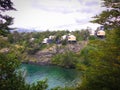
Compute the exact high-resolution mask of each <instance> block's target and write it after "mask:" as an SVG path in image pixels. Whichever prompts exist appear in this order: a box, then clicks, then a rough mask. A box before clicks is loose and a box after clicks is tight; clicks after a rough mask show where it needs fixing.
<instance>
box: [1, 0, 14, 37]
mask: <svg viewBox="0 0 120 90" xmlns="http://www.w3.org/2000/svg"><path fill="white" fill-rule="evenodd" d="M9 10H16V9H15V8H14V7H13V3H12V2H11V0H0V35H3V36H6V35H7V34H8V33H10V30H11V28H10V27H9V26H10V25H12V24H13V18H12V17H10V16H8V15H3V14H2V13H4V12H5V11H9Z"/></svg>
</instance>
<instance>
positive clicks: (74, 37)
mask: <svg viewBox="0 0 120 90" xmlns="http://www.w3.org/2000/svg"><path fill="white" fill-rule="evenodd" d="M67 41H68V42H76V36H74V35H68V36H67Z"/></svg>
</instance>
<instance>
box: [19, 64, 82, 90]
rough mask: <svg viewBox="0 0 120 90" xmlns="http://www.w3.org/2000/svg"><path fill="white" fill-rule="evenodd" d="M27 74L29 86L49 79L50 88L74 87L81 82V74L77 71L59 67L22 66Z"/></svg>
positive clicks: (26, 78) (26, 79)
mask: <svg viewBox="0 0 120 90" xmlns="http://www.w3.org/2000/svg"><path fill="white" fill-rule="evenodd" d="M21 68H22V69H23V70H24V72H25V81H26V82H27V83H29V84H31V83H34V82H37V81H39V80H44V79H47V80H48V81H47V83H48V86H49V87H48V88H49V89H50V88H53V87H57V86H61V87H64V86H74V85H76V83H77V82H80V81H81V80H80V77H81V72H80V71H77V70H75V69H65V68H62V67H59V66H39V65H31V64H22V65H21Z"/></svg>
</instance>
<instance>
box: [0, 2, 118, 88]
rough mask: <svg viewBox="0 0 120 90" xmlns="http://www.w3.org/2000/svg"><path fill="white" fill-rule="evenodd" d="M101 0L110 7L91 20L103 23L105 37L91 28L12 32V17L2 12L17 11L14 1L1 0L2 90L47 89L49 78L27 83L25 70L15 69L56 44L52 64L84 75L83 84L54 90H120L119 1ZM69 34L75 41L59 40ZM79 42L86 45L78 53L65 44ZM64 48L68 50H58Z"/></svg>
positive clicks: (0, 86) (0, 60) (0, 59)
mask: <svg viewBox="0 0 120 90" xmlns="http://www.w3.org/2000/svg"><path fill="white" fill-rule="evenodd" d="M101 1H103V2H102V3H103V7H106V8H107V9H106V10H104V11H102V12H101V13H100V14H99V15H96V16H94V17H93V18H94V20H93V21H91V23H98V24H100V25H102V26H104V31H105V32H106V36H105V38H102V39H101V38H98V37H97V36H96V35H95V36H90V32H91V31H90V30H89V28H87V29H85V30H76V31H72V32H70V31H68V30H66V31H64V30H63V31H44V32H27V33H25V32H22V33H19V32H17V31H14V32H12V33H11V32H10V31H11V28H10V27H9V26H10V25H12V24H13V22H14V21H13V18H12V17H10V16H7V15H3V14H2V12H5V11H11V10H14V11H16V9H15V8H14V7H13V3H14V2H11V0H0V2H1V3H0V90H46V89H47V87H48V84H47V80H43V81H38V82H37V83H36V84H35V83H33V84H27V83H26V82H25V79H24V78H23V77H22V73H21V72H19V73H16V69H17V68H18V67H19V66H20V65H21V63H22V62H26V63H28V62H29V59H30V58H32V60H33V62H37V61H36V60H35V58H34V55H36V53H37V52H39V51H42V50H45V49H46V48H47V49H49V48H51V47H54V46H55V50H56V52H55V53H53V56H52V57H51V64H55V65H58V66H61V67H64V68H74V69H77V70H80V71H81V72H82V73H83V75H82V83H78V84H77V85H76V86H75V87H55V88H53V89H51V90H120V85H119V83H120V52H119V50H120V1H119V0H101ZM3 21H6V22H3ZM12 29H13V28H12ZM96 31H97V30H96ZM69 33H70V34H73V35H75V36H76V41H77V42H76V43H75V44H71V43H68V42H67V41H66V40H64V41H61V43H57V41H58V40H60V38H61V36H63V35H68V34H69ZM50 35H55V36H56V37H55V38H54V39H53V41H52V42H51V43H50V44H43V43H42V41H43V39H44V38H46V37H49V36H50ZM31 38H34V40H31ZM82 42H87V44H85V43H84V44H82ZM59 44H60V45H61V46H60V45H59ZM76 44H79V45H80V46H81V45H84V47H82V49H80V51H77V52H74V51H71V50H70V49H66V46H69V45H71V46H74V45H76ZM59 46H60V47H59ZM62 49H66V50H65V51H64V53H59V50H62ZM49 52H50V51H49Z"/></svg>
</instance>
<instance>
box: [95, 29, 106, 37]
mask: <svg viewBox="0 0 120 90" xmlns="http://www.w3.org/2000/svg"><path fill="white" fill-rule="evenodd" d="M97 37H100V38H103V37H105V31H103V30H99V31H98V32H97Z"/></svg>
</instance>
